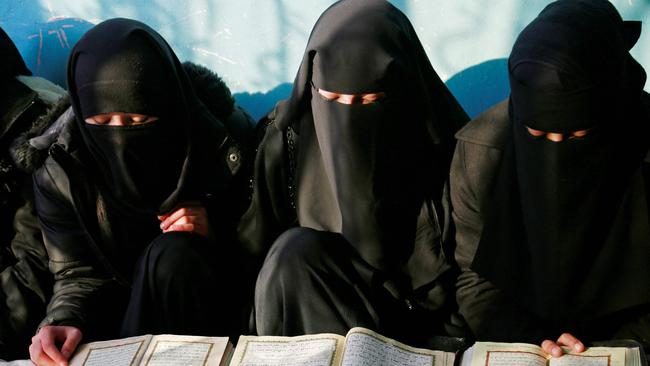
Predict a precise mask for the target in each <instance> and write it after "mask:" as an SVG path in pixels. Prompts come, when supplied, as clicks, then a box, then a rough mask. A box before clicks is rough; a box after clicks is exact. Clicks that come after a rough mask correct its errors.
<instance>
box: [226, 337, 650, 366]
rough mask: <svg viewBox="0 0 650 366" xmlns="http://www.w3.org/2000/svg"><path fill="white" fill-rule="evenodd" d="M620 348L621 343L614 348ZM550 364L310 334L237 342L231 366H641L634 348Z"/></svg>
mask: <svg viewBox="0 0 650 366" xmlns="http://www.w3.org/2000/svg"><path fill="white" fill-rule="evenodd" d="M619 344H620V342H619ZM565 351H566V354H565V355H564V356H562V357H559V358H551V357H550V356H549V355H548V354H546V353H545V352H544V351H542V349H541V348H540V347H539V346H536V345H532V344H523V343H486V342H477V343H475V344H474V345H473V346H472V347H470V348H469V349H468V350H467V351H465V352H464V353H461V352H460V350H459V352H458V354H455V353H454V352H444V351H432V350H428V349H422V348H414V347H410V346H407V345H405V344H403V343H400V342H397V341H395V340H393V339H390V338H387V337H384V336H382V335H380V334H378V333H375V332H373V331H371V330H368V329H365V328H352V329H351V330H350V331H349V332H348V334H347V335H346V336H345V337H342V336H339V335H336V334H315V335H306V336H297V337H254V336H241V337H239V343H238V344H237V348H236V349H235V353H234V354H233V357H232V360H231V362H230V365H231V366H298V365H309V366H359V365H360V366H370V365H373V366H374V365H379V366H398V365H399V366H454V365H461V366H513V365H516V366H645V365H646V361H645V355H643V354H642V353H641V351H640V346H639V344H638V343H636V342H633V341H630V342H627V343H625V346H621V347H590V348H589V349H587V350H586V351H585V352H582V353H580V354H574V353H571V352H568V350H565Z"/></svg>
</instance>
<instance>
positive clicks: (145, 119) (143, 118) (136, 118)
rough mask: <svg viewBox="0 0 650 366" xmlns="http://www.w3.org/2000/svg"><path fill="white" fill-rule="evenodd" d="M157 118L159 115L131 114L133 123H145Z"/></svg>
mask: <svg viewBox="0 0 650 366" xmlns="http://www.w3.org/2000/svg"><path fill="white" fill-rule="evenodd" d="M157 119H158V117H154V116H146V115H132V116H131V124H132V125H142V124H145V123H150V122H154V121H156V120H157Z"/></svg>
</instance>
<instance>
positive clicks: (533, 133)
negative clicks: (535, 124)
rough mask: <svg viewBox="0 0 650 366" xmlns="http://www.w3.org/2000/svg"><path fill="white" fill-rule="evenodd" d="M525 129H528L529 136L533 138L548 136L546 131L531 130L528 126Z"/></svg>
mask: <svg viewBox="0 0 650 366" xmlns="http://www.w3.org/2000/svg"><path fill="white" fill-rule="evenodd" d="M525 127H526V131H527V132H528V134H529V135H530V136H532V137H535V138H537V137H542V136H544V135H546V132H544V131H540V130H536V129H534V128H530V127H528V126H525Z"/></svg>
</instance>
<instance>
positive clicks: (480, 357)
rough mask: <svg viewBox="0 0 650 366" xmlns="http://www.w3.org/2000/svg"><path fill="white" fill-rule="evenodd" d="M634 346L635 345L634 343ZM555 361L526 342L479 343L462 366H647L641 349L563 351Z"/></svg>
mask: <svg viewBox="0 0 650 366" xmlns="http://www.w3.org/2000/svg"><path fill="white" fill-rule="evenodd" d="M632 343H633V342H632ZM564 353H565V354H564V355H563V356H562V357H558V358H552V357H551V356H550V355H548V354H547V353H546V352H544V351H543V350H542V348H541V347H539V346H536V345H533V344H527V343H491V342H476V343H475V344H474V345H473V346H472V347H470V348H469V349H468V350H467V351H465V353H464V354H463V362H462V364H461V365H462V366H505V365H519V366H583V365H584V366H645V365H646V361H645V360H644V358H645V357H644V356H642V355H641V352H640V348H639V347H589V348H588V349H587V350H585V351H584V352H581V353H574V352H571V350H569V349H564Z"/></svg>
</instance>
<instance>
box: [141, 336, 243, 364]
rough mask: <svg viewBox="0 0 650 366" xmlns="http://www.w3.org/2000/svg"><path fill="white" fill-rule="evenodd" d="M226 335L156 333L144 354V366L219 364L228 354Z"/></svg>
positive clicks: (228, 347)
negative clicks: (204, 335) (205, 335)
mask: <svg viewBox="0 0 650 366" xmlns="http://www.w3.org/2000/svg"><path fill="white" fill-rule="evenodd" d="M229 345H230V342H228V337H197V336H180V335H169V334H163V335H157V336H154V337H153V338H152V339H151V342H150V344H149V348H148V349H147V352H146V353H145V355H144V358H143V360H144V361H143V363H142V364H143V365H145V366H219V365H222V364H225V363H224V362H222V361H223V360H225V359H227V358H228V357H229V356H230V355H229V353H230V350H231V347H232V346H229Z"/></svg>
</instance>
